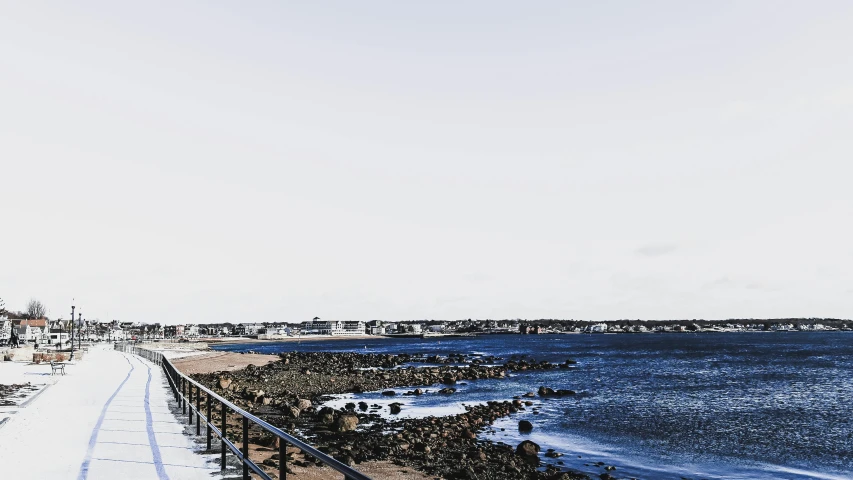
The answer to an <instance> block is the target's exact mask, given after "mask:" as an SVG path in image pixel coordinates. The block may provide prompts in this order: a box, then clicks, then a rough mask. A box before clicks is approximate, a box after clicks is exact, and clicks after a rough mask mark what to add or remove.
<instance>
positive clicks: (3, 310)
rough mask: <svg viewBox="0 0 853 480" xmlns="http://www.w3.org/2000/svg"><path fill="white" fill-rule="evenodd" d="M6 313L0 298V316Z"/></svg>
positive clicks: (4, 304)
mask: <svg viewBox="0 0 853 480" xmlns="http://www.w3.org/2000/svg"><path fill="white" fill-rule="evenodd" d="M4 313H6V303H5V302H4V301H3V299H2V298H0V315H3V314H4Z"/></svg>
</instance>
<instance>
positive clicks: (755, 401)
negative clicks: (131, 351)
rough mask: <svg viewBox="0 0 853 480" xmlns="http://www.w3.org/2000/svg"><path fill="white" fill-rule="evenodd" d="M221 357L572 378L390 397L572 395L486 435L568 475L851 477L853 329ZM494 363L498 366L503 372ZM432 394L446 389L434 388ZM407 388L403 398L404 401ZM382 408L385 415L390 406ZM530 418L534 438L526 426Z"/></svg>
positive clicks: (416, 403) (451, 403)
mask: <svg viewBox="0 0 853 480" xmlns="http://www.w3.org/2000/svg"><path fill="white" fill-rule="evenodd" d="M214 348H215V349H217V350H230V351H246V350H252V351H256V352H260V353H279V352H283V351H294V350H298V351H358V352H371V353H401V352H406V353H410V354H428V355H435V354H438V355H447V354H450V353H465V354H469V355H482V356H485V355H495V356H499V357H502V358H503V359H504V360H503V361H507V360H510V359H519V358H525V359H527V360H530V359H535V360H536V361H541V360H548V361H550V362H555V363H562V362H564V361H565V360H567V359H572V360H575V361H577V364H576V365H575V366H574V367H573V368H571V369H558V370H546V371H531V372H518V373H515V374H513V375H511V376H510V377H509V378H508V379H505V380H478V381H470V382H467V383H465V384H464V385H457V386H456V387H457V389H458V391H457V393H455V394H453V395H440V394H426V395H422V396H417V397H414V396H402V397H401V396H399V395H398V396H396V397H392V399H389V398H388V397H384V396H382V395H380V394H379V392H372V393H364V394H357V395H355V394H354V395H345V396H340V397H339V398H337V399H336V400H333V401H332V402H331V404H333V405H335V406H342V405H343V403H346V402H349V401H353V400H355V401H358V400H365V401H367V402H368V403H371V404H373V403H378V404H381V405H387V404H388V403H390V402H392V401H396V402H402V403H403V404H404V405H403V409H402V412H401V413H400V414H399V415H409V416H425V415H446V414H453V413H459V412H462V411H463V404H475V403H480V402H486V401H489V400H509V399H511V398H512V397H513V396H516V395H521V394H523V393H525V392H532V391H536V389H538V388H539V387H540V386H546V387H551V388H553V389H555V390H556V389H560V388H562V389H571V390H575V391H577V393H578V394H577V395H575V396H567V397H560V398H551V397H549V398H541V397H538V396H537V397H536V398H534V399H531V400H534V402H535V405H534V407H536V408H535V411H534V409H531V408H528V409H527V410H526V411H524V412H519V413H518V414H515V415H513V416H512V417H511V418H506V419H503V420H501V421H499V422H496V424H495V425H493V426H492V428H490V429H488V430H486V431H484V432H483V433H482V434H481V436H482V437H483V438H487V439H490V440H492V441H495V442H505V443H507V444H510V445H513V446H514V445H516V444H517V443H518V442H520V441H521V440H523V439H529V440H532V441H534V442H536V443H538V444H539V445H540V446H541V447H542V452H543V453H544V452H545V450H546V449H548V448H553V449H554V450H556V451H557V452H560V453H563V454H564V456H563V457H560V458H559V459H549V458H544V457H543V460H545V461H549V462H552V463H553V462H555V461H556V460H560V461H562V462H564V465H565V466H566V467H569V468H572V469H574V470H579V471H582V472H585V473H588V474H590V475H591V476H593V477H595V476H597V475H598V474H600V473H603V472H604V470H603V468H602V466H599V465H597V462H604V464H606V465H612V466H615V467H616V470H615V471H613V472H610V473H611V474H613V475H614V476H616V477H619V478H642V479H650V478H653V479H682V478H689V479H809V478H822V479H841V478H845V479H846V478H853V334H851V333H849V332H814V333H805V332H796V333H794V332H792V333H699V334H694V333H679V334H636V335H625V334H620V335H607V334H604V335H602V334H593V335H577V334H575V335H489V336H480V337H456V338H452V337H444V338H441V339H436V338H431V339H417V338H405V339H379V338H377V339H358V340H356V339H353V340H335V341H325V342H324V341H322V340H320V341H302V342H300V343H296V342H279V343H273V342H263V343H251V344H234V345H219V346H215V347H214ZM503 361H502V362H500V363H503ZM426 388H428V389H429V390H431V392H432V393H434V392H435V391H436V390H438V388H440V387H435V386H433V387H426ZM407 390H411V389H399V393H403V392H404V391H407ZM383 410H384V409H383ZM522 419H526V420H530V421H531V422H532V423H533V425H534V429H533V431H532V432H530V433H521V432H519V431H518V428H517V424H518V421H519V420H522Z"/></svg>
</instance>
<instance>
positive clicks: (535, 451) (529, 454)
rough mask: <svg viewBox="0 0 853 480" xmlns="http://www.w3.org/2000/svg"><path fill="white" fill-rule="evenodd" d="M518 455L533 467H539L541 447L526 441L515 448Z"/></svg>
mask: <svg viewBox="0 0 853 480" xmlns="http://www.w3.org/2000/svg"><path fill="white" fill-rule="evenodd" d="M515 453H516V455H518V456H520V457H521V458H522V459H523V460H524V461H525V462H527V463H529V464H531V465H539V445H537V444H535V443H533V442H531V441H530V440H525V441H523V442H521V443H519V444H518V447H516V448H515Z"/></svg>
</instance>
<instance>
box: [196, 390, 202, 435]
mask: <svg viewBox="0 0 853 480" xmlns="http://www.w3.org/2000/svg"><path fill="white" fill-rule="evenodd" d="M195 434H196V435H201V387H199V386H196V387H195Z"/></svg>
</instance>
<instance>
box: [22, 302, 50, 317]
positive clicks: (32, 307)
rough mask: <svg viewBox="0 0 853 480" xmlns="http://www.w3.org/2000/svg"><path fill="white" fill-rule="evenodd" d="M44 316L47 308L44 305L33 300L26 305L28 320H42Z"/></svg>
mask: <svg viewBox="0 0 853 480" xmlns="http://www.w3.org/2000/svg"><path fill="white" fill-rule="evenodd" d="M45 315H47V308H45V306H44V304H43V303H41V301H39V300H36V299H35V298H33V299H30V303H28V304H27V316H28V317H29V318H44V317H45Z"/></svg>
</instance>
